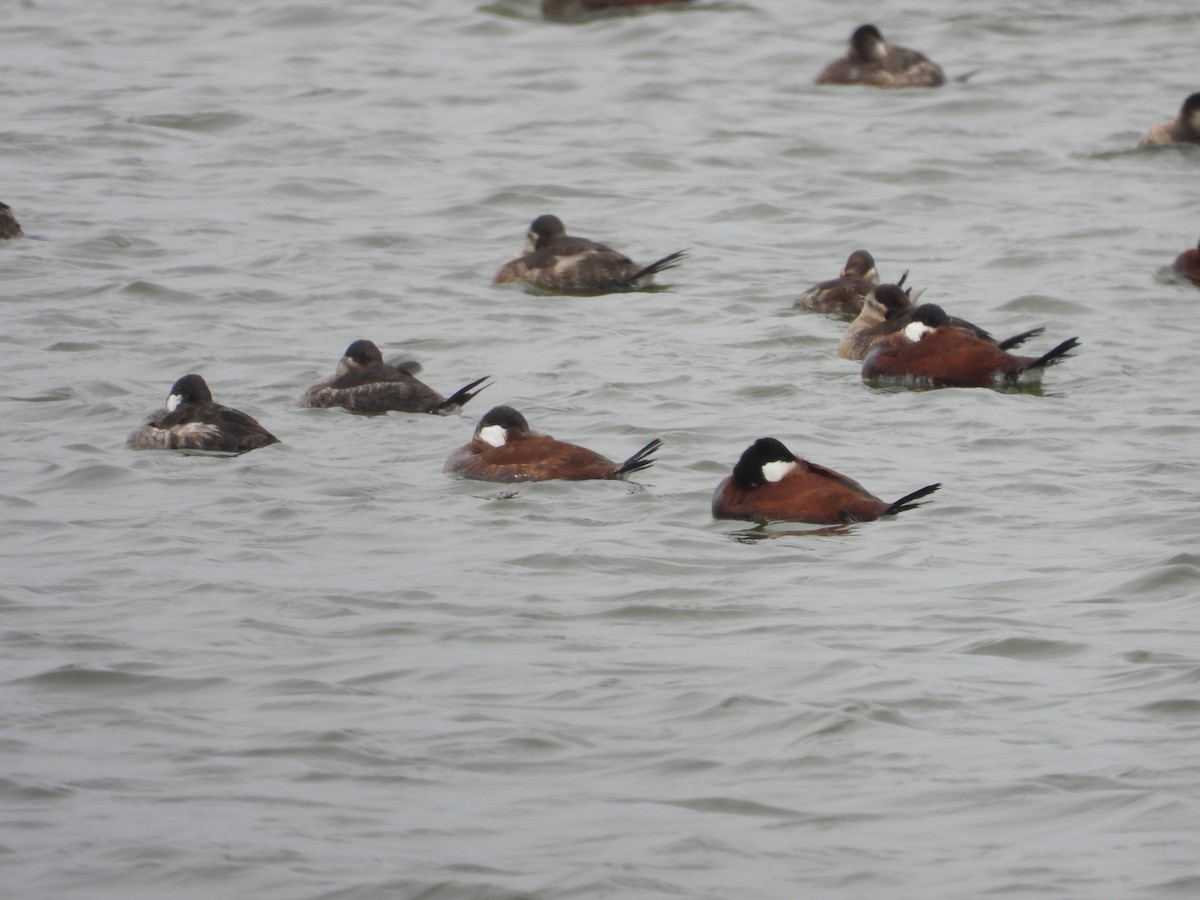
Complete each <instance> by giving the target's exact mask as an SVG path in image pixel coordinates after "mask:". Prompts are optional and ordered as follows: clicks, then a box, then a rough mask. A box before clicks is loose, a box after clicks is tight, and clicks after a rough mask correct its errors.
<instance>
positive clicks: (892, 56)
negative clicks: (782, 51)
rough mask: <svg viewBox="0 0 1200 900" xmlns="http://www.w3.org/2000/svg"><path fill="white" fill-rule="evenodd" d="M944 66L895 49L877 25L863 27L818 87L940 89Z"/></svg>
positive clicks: (851, 39)
mask: <svg viewBox="0 0 1200 900" xmlns="http://www.w3.org/2000/svg"><path fill="white" fill-rule="evenodd" d="M945 83H946V76H945V75H944V74H943V73H942V67H941V66H939V65H938V64H937V63H934V62H931V61H930V60H929V58H928V57H926V56H925V55H924V54H923V53H918V52H917V51H916V50H909V49H907V48H905V47H894V46H892V45H891V44H889V43H888V42H887V41H885V40H884V39H883V35H882V34H880V33H879V29H878V28H876V27H875V26H874V25H860V26H859V27H858V28H857V29H855V31H854V34H852V35H851V36H850V46H849V47H848V48H847V50H846V55H845V56H843V57H842V58H841V59H838V60H834V61H833V62H831V63H830V64H829V65H827V66H826V67H825V69H824V71H822V72H821V74H820V75H819V76H817V84H866V85H870V86H871V87H881V88H905V87H939V86H940V85H942V84H945Z"/></svg>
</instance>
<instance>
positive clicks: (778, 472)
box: [762, 459, 796, 483]
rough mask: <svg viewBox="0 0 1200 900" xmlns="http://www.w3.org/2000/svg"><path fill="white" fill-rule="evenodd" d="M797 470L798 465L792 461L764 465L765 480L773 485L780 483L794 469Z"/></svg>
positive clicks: (779, 461) (777, 461)
mask: <svg viewBox="0 0 1200 900" xmlns="http://www.w3.org/2000/svg"><path fill="white" fill-rule="evenodd" d="M794 468H796V464H795V463H794V462H792V461H791V460H782V459H780V460H776V461H775V462H769V463H763V467H762V473H763V478H765V479H767V481H770V482H771V483H774V482H776V481H779V480H781V479H782V478H783V476H784V475H786V474H787V473H788V472H790V471H792V469H794Z"/></svg>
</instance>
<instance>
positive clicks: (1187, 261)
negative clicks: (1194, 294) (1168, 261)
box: [1175, 242, 1200, 285]
mask: <svg viewBox="0 0 1200 900" xmlns="http://www.w3.org/2000/svg"><path fill="white" fill-rule="evenodd" d="M1175 271H1176V272H1178V273H1179V274H1180V275H1182V276H1183V277H1184V278H1190V279H1191V280H1192V281H1194V282H1195V283H1196V284H1197V285H1200V242H1198V243H1197V244H1196V246H1195V247H1193V248H1192V249H1191V250H1184V251H1183V252H1182V253H1180V254H1179V255H1178V256H1177V257H1175Z"/></svg>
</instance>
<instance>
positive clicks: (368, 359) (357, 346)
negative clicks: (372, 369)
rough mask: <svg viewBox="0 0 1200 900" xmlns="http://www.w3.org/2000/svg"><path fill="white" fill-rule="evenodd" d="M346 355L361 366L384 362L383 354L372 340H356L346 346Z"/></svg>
mask: <svg viewBox="0 0 1200 900" xmlns="http://www.w3.org/2000/svg"><path fill="white" fill-rule="evenodd" d="M344 355H345V356H347V357H349V358H350V359H352V360H353V361H354V362H356V363H358V364H359V365H360V366H365V365H369V364H371V363H381V362H383V354H382V353H380V352H379V348H378V347H376V346H375V344H374V343H372V342H371V341H365V340H364V341H355V342H354V343H353V344H351V345H350V346H349V347H347V348H346V352H345V354H344Z"/></svg>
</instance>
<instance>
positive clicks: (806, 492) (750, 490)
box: [712, 438, 942, 525]
mask: <svg viewBox="0 0 1200 900" xmlns="http://www.w3.org/2000/svg"><path fill="white" fill-rule="evenodd" d="M941 486H942V485H941V484H940V483H938V484H930V485H926V486H925V487H923V488H921V489H920V490H918V491H913V492H912V493H911V494H905V495H904V496H903V497H901V498H900V499H899V500H897V501H896V502H895V503H888V502H886V501H884V500H880V499H879V498H878V497H876V496H875V495H874V494H871V493H870V492H868V491H867V489H866V488H864V487H863V486H862V485H861V484H859V483H858V482H857V481H854V480H852V479H850V478H847V477H846V476H845V475H840V474H838V473H837V472H835V471H833V470H832V469H826V468H825V467H824V466H818V465H816V464H815V463H810V462H808V461H807V460H803V459H801V458H800V457H798V456H796V455H795V454H793V453H792V451H790V450H789V449H788V448H787V447H785V446H784V445H783V444H782V443H781V442H780V441H778V440H776V439H775V438H759V439H758V440H757V441H755V442H754V443H753V444H751V445H750V446H749V447H748V448H747V449H746V451H745V452H744V453H743V454H742V457H741V459H739V460H738V461H737V465H735V466H734V467H733V474H732V475H730V476H729V477H728V478H726V479H725V480H724V481H722V482H721V483H720V484H719V485H717V489H716V491H714V492H713V499H712V512H713V518H715V519H747V520H749V521H751V522H809V523H812V524H814V525H848V524H850V523H853V522H870V521H873V520H875V519H878V518H879V517H881V516H894V515H896V513H900V512H904V511H905V510H906V509H914V508H915V507H918V506H924V504H923V503H917V502H915V501H917V500H920V499H921V498H922V497H926V496H928V495H929V494H932V493H933V492H934V491H936V490H937V489H938V488H940V487H941Z"/></svg>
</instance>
